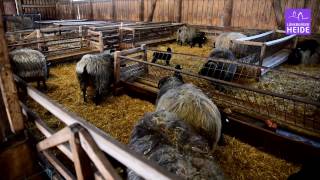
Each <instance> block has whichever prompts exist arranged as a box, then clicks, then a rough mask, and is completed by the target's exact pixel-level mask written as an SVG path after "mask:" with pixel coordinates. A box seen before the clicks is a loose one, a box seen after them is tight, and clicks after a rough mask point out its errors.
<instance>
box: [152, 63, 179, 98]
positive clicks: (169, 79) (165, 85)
mask: <svg viewBox="0 0 320 180" xmlns="http://www.w3.org/2000/svg"><path fill="white" fill-rule="evenodd" d="M175 69H178V70H181V69H182V68H181V66H180V65H179V64H178V65H176V66H175ZM182 84H184V81H183V78H182V76H181V74H180V72H176V71H175V72H174V74H173V76H166V77H164V78H162V79H160V81H159V82H158V88H159V92H158V95H157V100H156V103H157V102H158V101H159V99H160V97H161V96H162V95H163V94H164V93H166V92H167V91H168V90H169V89H172V88H175V87H178V86H181V85H182Z"/></svg>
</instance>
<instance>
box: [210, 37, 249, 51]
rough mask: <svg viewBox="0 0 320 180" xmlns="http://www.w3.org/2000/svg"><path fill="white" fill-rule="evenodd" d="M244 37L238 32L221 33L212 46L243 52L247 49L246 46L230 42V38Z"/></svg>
mask: <svg viewBox="0 0 320 180" xmlns="http://www.w3.org/2000/svg"><path fill="white" fill-rule="evenodd" d="M244 37H247V36H246V35H244V34H242V33H239V32H226V33H222V34H220V35H219V36H218V37H217V38H216V40H215V41H214V44H213V48H218V49H229V50H231V52H233V53H235V54H244V52H246V51H247V46H245V45H238V44H235V43H232V42H231V41H232V40H236V39H239V38H244Z"/></svg>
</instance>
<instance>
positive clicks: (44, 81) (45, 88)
mask: <svg viewBox="0 0 320 180" xmlns="http://www.w3.org/2000/svg"><path fill="white" fill-rule="evenodd" d="M42 84H43V89H44V90H47V89H48V87H47V84H46V80H42Z"/></svg>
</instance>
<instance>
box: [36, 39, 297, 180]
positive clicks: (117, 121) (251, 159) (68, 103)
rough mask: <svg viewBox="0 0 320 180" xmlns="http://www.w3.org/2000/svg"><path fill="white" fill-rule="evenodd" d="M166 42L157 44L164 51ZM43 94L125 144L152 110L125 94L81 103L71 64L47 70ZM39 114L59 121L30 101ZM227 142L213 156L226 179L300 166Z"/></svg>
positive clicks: (284, 172) (284, 173)
mask: <svg viewBox="0 0 320 180" xmlns="http://www.w3.org/2000/svg"><path fill="white" fill-rule="evenodd" d="M166 46H167V45H162V46H160V49H161V50H165V49H166ZM170 47H172V48H173V49H174V51H175V52H179V51H180V52H182V51H185V48H186V47H181V46H177V45H175V44H170ZM210 50H211V47H209V46H205V47H204V48H202V49H200V48H197V47H196V48H192V49H190V48H189V50H188V52H186V53H194V54H197V55H201V56H207V54H208V52H209V51H210ZM47 85H48V90H47V92H46V94H47V95H48V96H49V97H50V98H52V99H53V100H55V101H56V102H58V103H60V104H62V105H63V106H65V107H66V108H67V109H68V110H69V111H72V112H75V113H77V114H79V115H80V116H81V117H83V118H84V119H86V120H87V121H88V122H90V123H92V124H94V125H95V126H97V127H98V128H100V129H102V130H104V131H105V132H106V133H108V134H110V135H111V136H112V137H114V138H115V139H117V140H118V141H120V142H121V143H124V144H127V143H128V141H129V137H130V133H131V130H132V129H133V127H134V125H135V123H136V122H137V121H138V120H139V119H140V118H141V117H142V116H143V114H144V113H145V112H152V111H154V109H155V107H154V105H153V104H152V103H150V102H148V101H144V100H140V99H137V98H132V97H129V96H128V95H120V96H109V97H107V98H106V99H105V100H104V101H103V103H102V104H100V105H99V106H96V105H94V104H93V103H92V102H88V103H84V102H83V99H82V96H81V93H80V89H79V84H78V81H77V79H76V75H75V63H71V64H65V65H58V66H57V67H54V68H52V69H51V71H50V78H49V80H48V83H47ZM30 104H31V106H33V107H34V108H35V109H37V112H38V113H39V114H40V116H41V117H43V118H44V119H47V121H48V123H49V125H50V126H51V127H52V128H60V127H63V125H62V124H60V123H58V121H57V120H56V119H55V118H54V117H53V116H52V115H51V114H50V113H49V112H47V111H46V110H44V109H42V108H40V107H39V106H37V105H35V103H33V102H30ZM226 140H227V145H226V146H225V147H218V149H217V150H216V151H215V152H214V156H215V157H216V159H217V161H218V162H219V164H220V166H221V168H222V169H223V170H224V172H225V175H226V176H227V177H228V178H230V179H257V180H258V179H259V180H260V179H286V178H287V177H288V176H289V175H290V174H292V173H294V172H296V171H298V170H299V168H300V165H298V164H293V163H290V162H288V161H286V160H283V159H279V158H277V157H275V156H273V155H270V154H268V153H265V152H263V151H261V150H259V149H257V148H255V147H252V146H250V145H248V144H246V143H243V142H241V141H239V140H237V139H236V138H233V137H230V136H226Z"/></svg>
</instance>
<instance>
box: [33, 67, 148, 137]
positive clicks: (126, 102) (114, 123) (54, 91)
mask: <svg viewBox="0 0 320 180" xmlns="http://www.w3.org/2000/svg"><path fill="white" fill-rule="evenodd" d="M50 73H51V74H50V75H51V76H50V78H49V80H48V84H47V86H48V90H47V92H46V94H47V95H48V96H49V97H50V98H52V99H53V100H55V101H57V102H58V103H60V104H63V105H64V106H65V107H66V108H67V109H68V110H70V111H72V112H75V113H77V114H78V115H79V116H81V117H83V118H84V119H86V120H88V122H90V123H92V124H94V125H95V126H97V127H98V128H100V129H102V130H104V131H106V132H108V133H109V134H110V135H111V136H113V137H115V138H116V139H117V140H119V141H120V142H122V143H128V139H129V136H130V132H131V130H132V129H133V126H134V124H135V123H136V122H137V121H138V120H139V118H140V117H142V116H143V114H144V113H145V112H150V111H153V110H154V106H153V104H151V103H149V102H146V101H142V100H139V99H133V98H130V97H129V96H127V95H122V96H118V97H114V96H110V97H106V98H105V100H104V101H103V102H102V103H101V104H100V105H99V106H96V105H95V104H94V103H93V102H92V101H91V99H90V98H88V100H90V101H89V102H88V103H84V102H83V98H82V94H81V92H80V87H79V84H78V80H77V78H76V73H75V64H66V65H61V66H58V67H54V68H52V69H51V72H50ZM31 105H32V106H33V107H36V108H37V111H38V112H40V115H42V117H45V118H46V119H48V123H49V125H53V127H58V126H57V125H56V123H57V121H56V119H55V118H53V117H52V116H51V115H50V114H49V113H47V112H46V111H45V110H44V109H42V108H39V107H38V106H35V104H34V103H31ZM59 127H60V126H59Z"/></svg>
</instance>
